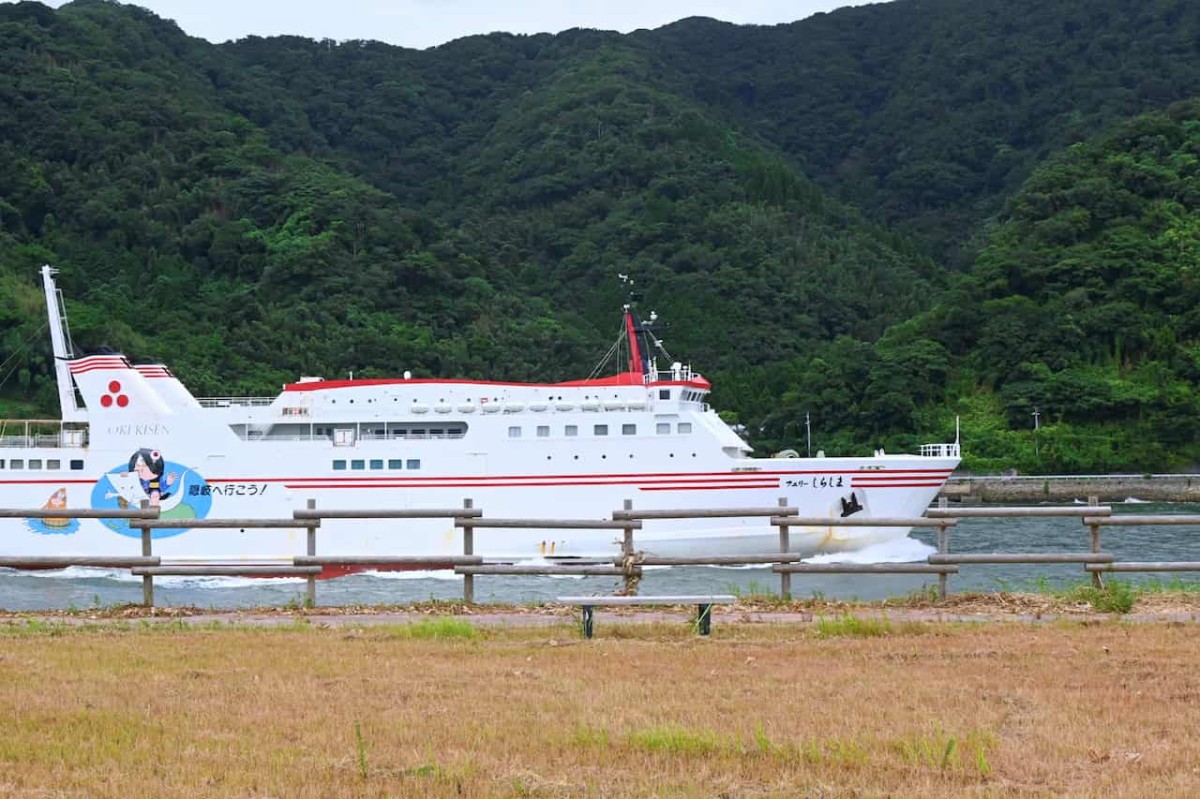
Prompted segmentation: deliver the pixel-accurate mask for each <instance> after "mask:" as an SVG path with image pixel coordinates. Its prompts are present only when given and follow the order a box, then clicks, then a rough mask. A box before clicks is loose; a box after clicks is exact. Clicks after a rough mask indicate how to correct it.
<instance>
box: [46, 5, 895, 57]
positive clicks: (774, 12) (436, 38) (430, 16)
mask: <svg viewBox="0 0 1200 799" xmlns="http://www.w3.org/2000/svg"><path fill="white" fill-rule="evenodd" d="M878 1H879V0H790V2H789V0H607V1H605V0H507V2H497V1H496V0H141V2H135V3H133V5H139V6H142V7H143V8H148V9H150V10H151V11H153V12H154V13H156V14H158V15H159V16H160V17H166V18H167V19H172V20H174V21H175V22H176V23H177V24H178V25H179V27H180V28H182V29H183V30H184V31H185V32H186V33H188V34H189V35H191V36H198V37H200V38H202V39H208V40H209V41H211V42H223V41H227V40H229V39H240V38H242V37H244V36H251V35H256V36H278V35H284V34H291V35H297V36H306V37H308V38H310V39H336V40H338V41H344V40H346V39H377V40H379V41H384V42H388V43H389V44H396V45H400V46H402V47H413V48H419V49H424V48H426V47H433V46H436V45H439V44H444V43H445V42H448V41H451V40H453V39H458V38H461V37H463V36H471V35H473V34H478V33H492V32H495V31H505V32H507V33H558V32H559V31H563V30H566V29H568V28H600V29H603V30H615V31H620V32H621V33H628V32H629V31H633V30H637V29H639V28H658V27H661V26H663V25H666V24H668V23H670V22H674V21H676V20H679V19H683V18H685V17H712V18H714V19H719V20H723V21H725V22H733V23H737V24H756V25H775V24H779V23H781V22H795V21H796V20H798V19H803V18H805V17H808V16H812V15H813V14H815V13H817V12H821V11H832V10H833V9H835V8H840V7H842V6H850V5H864V4H865V3H867V2H878ZM47 4H48V5H52V6H55V7H57V6H60V5H62V4H63V2H62V0H53V1H52V2H49V3H47Z"/></svg>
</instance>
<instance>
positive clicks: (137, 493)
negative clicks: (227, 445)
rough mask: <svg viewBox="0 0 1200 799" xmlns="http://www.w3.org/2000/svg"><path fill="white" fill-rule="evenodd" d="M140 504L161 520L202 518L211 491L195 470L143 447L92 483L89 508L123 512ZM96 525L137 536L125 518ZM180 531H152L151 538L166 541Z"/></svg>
mask: <svg viewBox="0 0 1200 799" xmlns="http://www.w3.org/2000/svg"><path fill="white" fill-rule="evenodd" d="M143 502H145V503H146V504H147V505H148V506H149V507H152V508H158V513H159V517H160V518H163V519H204V518H207V517H208V513H209V511H210V510H211V509H212V491H211V489H210V487H209V485H208V482H207V481H206V480H205V479H204V477H203V476H202V475H201V474H200V473H198V472H197V471H196V470H195V469H192V468H191V467H189V466H186V465H184V464H181V463H175V462H174V461H168V460H166V459H164V458H163V456H162V453H161V452H159V451H158V450H156V449H153V448H151V447H143V448H142V449H139V450H138V451H137V452H135V453H133V455H132V456H130V458H129V461H128V462H127V463H121V464H118V465H117V466H116V467H114V468H113V469H112V470H111V471H108V472H105V473H104V475H103V476H101V478H100V479H99V480H97V481H96V484H95V486H93V487H92V502H91V505H92V507H93V508H96V509H98V510H107V509H122V510H124V509H128V508H136V507H139V506H140V505H141V504H142V503H143ZM100 523H101V524H102V525H104V526H105V527H107V528H108V529H110V530H113V531H114V532H117V533H120V534H121V535H127V536H130V537H133V538H137V537H139V536H141V531H140V529H139V528H130V526H129V521H128V520H127V519H121V518H113V519H101V520H100ZM184 532H186V529H185V528H167V529H161V530H154V531H152V533H151V535H152V536H153V537H154V538H167V537H169V536H174V535H180V534H181V533H184Z"/></svg>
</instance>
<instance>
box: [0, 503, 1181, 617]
mask: <svg viewBox="0 0 1200 799" xmlns="http://www.w3.org/2000/svg"><path fill="white" fill-rule="evenodd" d="M1038 517H1075V518H1078V519H1080V521H1081V523H1082V526H1083V528H1084V529H1085V530H1086V531H1087V533H1088V538H1089V542H1090V546H1089V547H1088V548H1087V549H1086V550H1082V549H1081V550H1079V551H1069V552H1050V551H1046V552H994V553H956V552H952V551H951V548H950V544H951V531H952V530H953V529H954V527H955V526H956V525H957V524H958V521H959V520H960V519H964V518H991V519H1013V518H1038ZM3 518H19V519H46V518H56V519H62V518H71V519H86V518H92V519H104V518H110V519H111V518H120V519H126V520H128V523H129V526H130V527H131V528H133V529H137V530H140V531H141V535H140V542H141V551H140V554H133V553H131V554H130V555H128V556H109V555H105V556H95V555H58V556H7V555H3V554H0V567H7V568H13V569H58V568H66V567H68V566H90V567H101V568H118V569H129V570H130V572H131V573H132V574H133V575H135V576H140V577H141V578H142V589H143V590H142V594H143V597H142V598H143V604H145V605H146V606H147V607H152V606H153V605H154V578H155V577H163V576H253V577H303V578H305V579H306V582H307V585H306V598H305V599H306V604H308V605H309V606H315V605H316V602H317V594H316V586H317V577H318V576H319V575H320V574H321V573H322V572H323V571H324V570H325V569H328V568H345V569H350V570H353V569H361V568H372V567H379V568H393V569H394V568H407V569H421V568H446V567H452V568H453V569H454V571H455V573H456V574H458V575H460V576H461V577H462V578H463V599H464V601H466V602H468V603H471V602H474V601H475V577H476V576H480V575H599V576H612V577H620V578H622V579H623V582H624V587H623V590H622V593H626V594H635V593H636V592H637V587H638V582H639V581H640V579H641V576H642V569H643V567H645V566H698V565H711V566H724V565H755V564H761V565H764V566H765V565H770V567H771V569H772V571H773V572H774V573H775V574H778V575H779V593H780V596H781V597H784V598H790V597H791V595H792V576H793V575H805V574H929V575H936V576H937V578H938V589H937V590H938V596H939V597H940V598H943V599H944V598H945V597H946V596H947V595H948V589H949V586H948V577H949V576H950V575H954V574H958V573H959V570H960V568H961V567H962V566H968V565H980V564H1013V563H1020V564H1063V563H1078V564H1080V565H1082V566H1083V568H1084V570H1085V573H1086V574H1090V575H1091V576H1092V580H1093V582H1094V583H1095V585H1097V586H1102V585H1103V575H1104V574H1107V573H1115V572H1194V571H1200V561H1122V562H1117V561H1116V559H1115V557H1114V555H1113V554H1112V553H1109V552H1105V551H1103V549H1102V540H1101V530H1102V528H1105V527H1114V526H1120V527H1123V528H1125V527H1141V526H1151V527H1152V526H1159V525H1200V516H1184V515H1178V516H1170V515H1142V516H1134V515H1122V516H1113V515H1112V508H1111V507H1109V506H1105V505H1100V504H1099V502H1098V501H1097V500H1096V498H1094V497H1093V498H1090V500H1089V504H1088V505H1072V506H1066V507H1055V506H1035V507H970V508H951V507H949V506H948V504H947V503H946V501H945V500H944V499H943V500H942V501H941V503H940V505H939V506H938V507H936V508H930V509H928V510H927V511H926V513H925V515H924V516H922V517H919V518H871V519H865V518H855V517H853V516H851V517H847V518H817V517H803V516H800V515H799V511H798V509H797V508H795V507H791V506H789V505H788V504H787V501H786V500H785V499H780V500H779V504H778V505H774V506H769V507H746V508H720V509H676V510H662V509H635V508H634V507H633V502H632V501H631V500H625V502H624V507H622V508H621V509H619V510H615V511H613V513H612V514H611V518H610V519H601V520H596V519H539V518H489V517H487V516H485V515H484V512H483V509H481V508H477V507H475V506H474V503H473V501H472V500H471V499H465V500H464V501H463V504H462V506H461V507H453V508H421V509H410V508H406V509H390V510H389V509H378V508H371V509H351V510H346V509H322V508H318V507H317V504H316V501H315V500H311V499H310V500H309V501H308V503H307V507H306V508H303V509H299V510H296V511H294V512H293V515H292V517H291V518H280V519H162V518H159V516H158V512H157V510H156V509H154V508H147V507H143V508H140V509H138V508H131V509H127V510H94V509H90V508H80V509H67V508H60V509H54V510H50V509H45V508H38V509H0V519H3ZM718 518H742V519H762V520H763V524H764V527H766V528H767V529H768V530H769V529H771V528H773V529H774V530H775V532H776V533H777V535H778V541H779V546H778V551H776V552H771V553H764V552H755V553H744V554H734V555H697V556H689V557H664V556H659V555H655V554H651V553H646V552H643V551H641V550H639V549H638V548H637V542H636V540H635V538H636V534H637V532H638V531H639V530H642V529H643V526H644V523H645V522H653V521H659V520H687V519H718ZM331 519H358V520H363V521H370V520H385V519H386V520H418V519H449V520H452V521H453V524H454V526H455V527H456V528H457V529H459V530H461V531H462V554H454V555H450V554H446V555H405V554H395V555H376V554H372V555H346V554H336V553H321V554H318V552H317V543H318V532H319V531H320V529H321V525H322V522H323V521H325V520H331ZM855 527H874V528H879V527H896V528H905V529H908V528H925V529H933V530H935V531H936V533H937V551H936V552H935V553H933V554H931V555H929V556H928V558H926V560H925V561H918V562H912V563H805V562H803V561H804V560H805V558H807V557H809V556H808V555H804V554H800V553H798V552H795V551H793V546H792V545H793V543H794V533H793V530H794V529H795V528H804V529H803V531H802V532H801V535H812V532H811V531H812V530H813V529H818V530H822V531H826V533H827V534H828V533H832V531H833V530H835V529H839V528H855ZM197 528H198V529H244V530H253V529H271V528H275V529H279V528H284V529H293V530H300V529H302V530H305V531H306V539H305V541H306V545H305V554H303V555H283V556H281V557H280V558H278V559H274V560H271V561H256V562H247V561H220V562H217V561H208V562H198V561H187V562H163V560H162V559H161V558H160V557H159V556H157V555H155V554H154V552H153V535H152V534H153V531H155V530H168V529H177V530H178V529H197ZM496 529H522V530H536V529H545V530H613V531H614V532H615V531H618V530H619V531H621V540H620V546H619V555H618V556H617V557H615V558H613V559H612V560H600V561H592V562H574V563H562V562H554V563H539V564H521V563H512V562H501V561H495V560H493V561H487V560H485V559H484V557H482V556H481V555H478V554H476V552H475V538H476V531H487V530H496Z"/></svg>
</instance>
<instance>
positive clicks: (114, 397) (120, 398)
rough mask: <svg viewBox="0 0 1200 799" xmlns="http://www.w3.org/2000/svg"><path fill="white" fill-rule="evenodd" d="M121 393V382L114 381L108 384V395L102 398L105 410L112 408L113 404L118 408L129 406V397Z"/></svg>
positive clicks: (101, 403)
mask: <svg viewBox="0 0 1200 799" xmlns="http://www.w3.org/2000/svg"><path fill="white" fill-rule="evenodd" d="M120 392H121V382H120V381H119V380H112V381H110V382H109V384H108V393H107V394H105V395H104V396H103V397H101V398H100V405H101V406H102V407H104V408H111V407H112V404H113V402H114V401H115V402H116V403H117V407H118V408H124V407H125V406H127V405H128V404H129V397H127V396H125V395H124V394H122V393H120Z"/></svg>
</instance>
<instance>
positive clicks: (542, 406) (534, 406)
mask: <svg viewBox="0 0 1200 799" xmlns="http://www.w3.org/2000/svg"><path fill="white" fill-rule="evenodd" d="M549 407H550V406H549V405H548V404H546V403H545V402H531V403H529V410H531V411H534V412H536V413H541V412H542V411H544V410H546V409H547V408H549Z"/></svg>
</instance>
